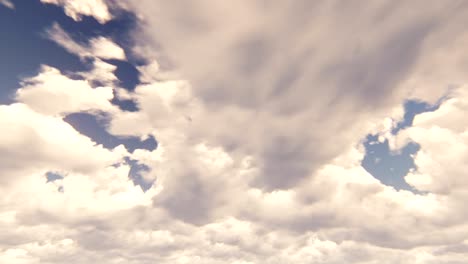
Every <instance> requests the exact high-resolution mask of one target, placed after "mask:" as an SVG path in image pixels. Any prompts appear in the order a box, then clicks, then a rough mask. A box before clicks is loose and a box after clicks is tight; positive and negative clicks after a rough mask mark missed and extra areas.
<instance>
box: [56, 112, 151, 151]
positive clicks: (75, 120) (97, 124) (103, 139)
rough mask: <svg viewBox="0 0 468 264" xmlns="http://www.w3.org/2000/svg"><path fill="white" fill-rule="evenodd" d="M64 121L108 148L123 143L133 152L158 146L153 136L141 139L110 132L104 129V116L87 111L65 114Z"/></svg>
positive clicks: (105, 121) (105, 122)
mask: <svg viewBox="0 0 468 264" xmlns="http://www.w3.org/2000/svg"><path fill="white" fill-rule="evenodd" d="M64 121H65V122H67V123H69V124H70V125H71V126H73V128H74V129H75V130H77V131H78V132H80V133H81V134H83V135H85V136H87V137H89V138H91V139H92V140H93V141H94V142H96V143H97V144H102V145H103V146H104V147H105V148H108V149H113V148H115V147H117V146H118V145H120V144H123V145H124V146H125V148H126V149H127V150H128V151H129V152H133V151H135V150H136V149H146V150H150V151H153V150H155V149H156V148H157V146H158V143H157V141H156V140H155V138H154V137H153V136H149V137H148V138H147V139H145V140H141V139H140V138H138V137H120V136H114V135H112V134H110V133H109V132H107V130H106V124H107V120H106V117H105V116H99V117H97V116H95V115H92V114H88V113H73V114H69V115H67V116H66V117H65V118H64Z"/></svg>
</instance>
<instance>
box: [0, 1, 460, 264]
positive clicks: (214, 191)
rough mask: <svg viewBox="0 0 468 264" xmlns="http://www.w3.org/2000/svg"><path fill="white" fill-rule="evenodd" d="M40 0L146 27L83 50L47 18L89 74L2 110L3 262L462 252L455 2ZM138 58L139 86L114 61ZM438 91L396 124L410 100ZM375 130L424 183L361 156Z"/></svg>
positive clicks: (397, 257) (48, 85) (33, 86)
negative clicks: (384, 173) (91, 120)
mask: <svg viewBox="0 0 468 264" xmlns="http://www.w3.org/2000/svg"><path fill="white" fill-rule="evenodd" d="M43 2H49V3H54V4H57V5H62V6H64V8H65V12H66V13H67V15H69V16H71V17H72V18H73V19H75V20H79V18H80V16H81V15H91V16H94V17H95V18H96V19H97V20H98V21H100V22H101V23H105V22H106V21H109V20H110V19H111V18H112V17H113V15H112V14H111V13H109V10H113V9H117V8H126V9H127V10H128V11H131V12H134V13H135V14H137V16H138V17H140V19H141V20H140V21H139V28H138V29H136V30H135V32H133V37H134V40H135V43H136V44H135V46H133V47H120V46H119V45H118V44H116V43H114V42H113V41H112V40H111V39H109V38H104V37H97V38H93V39H90V40H89V41H88V42H87V43H78V42H77V41H75V40H74V39H73V38H72V36H71V35H70V34H68V33H67V32H65V30H63V29H62V28H61V27H60V26H59V25H53V26H52V28H51V29H49V30H48V31H47V32H48V33H47V36H48V37H49V38H50V39H51V40H53V41H55V42H56V43H57V44H58V45H60V46H61V47H63V48H64V49H66V50H67V51H68V52H70V53H73V54H76V55H78V56H79V57H80V58H82V59H83V60H90V61H91V62H92V64H91V65H92V67H91V68H90V69H89V71H85V72H80V73H74V74H73V75H72V76H71V75H70V74H67V73H63V72H61V71H60V70H59V69H55V68H52V67H48V66H43V67H42V68H41V69H40V70H39V72H38V74H37V75H36V76H33V77H30V78H25V79H24V80H23V82H22V84H21V88H20V89H18V90H17V92H16V102H15V103H13V104H10V105H1V106H0V127H1V128H2V130H3V131H4V133H3V134H4V136H2V138H1V139H0V190H1V191H2V198H0V232H1V233H2V239H0V262H2V263H50V264H55V263H57V264H58V263H64V262H68V263H77V264H79V263H109V264H111V263H135V264H144V263H171V264H172V263H202V264H217V263H233V264H234V263H235V264H241V263H242V264H254V263H266V264H276V263H288V264H296V263H297V264H302V263H323V264H333V263H336V264H338V263H356V264H357V263H359V264H370V263H383V264H386V263H388V264H390V263H391V264H395V263H401V264H410V263H411V264H413V263H416V264H432V263H433V264H436V263H437V264H448V263H450V264H458V263H460V264H461V263H464V262H465V260H466V259H467V258H468V250H467V249H468V240H466V237H468V226H467V225H466V223H467V220H468V213H467V211H466V209H465V207H464V201H465V200H466V199H467V192H466V188H467V184H468V181H466V180H465V179H464V178H465V177H464V173H465V172H466V168H465V167H466V165H465V162H464V161H465V160H466V158H467V155H468V139H467V131H468V130H467V129H468V123H467V122H466V120H464V116H465V113H466V111H467V109H468V103H467V102H468V95H467V92H466V86H465V83H467V82H466V80H465V79H464V78H466V77H464V75H463V73H464V69H465V67H466V65H468V64H466V63H465V62H466V59H467V56H466V55H465V54H464V52H463V51H464V49H465V45H464V44H465V43H466V41H465V40H466V39H467V34H466V33H467V31H466V30H465V27H464V25H465V23H464V22H466V17H468V16H466V15H467V14H466V13H467V11H468V9H467V7H466V6H465V5H464V4H463V3H462V2H450V3H445V2H439V1H429V2H427V1H424V2H423V1H412V2H406V3H394V2H379V3H369V4H368V5H366V6H355V5H353V4H351V3H348V2H344V1H323V2H322V1H318V2H313V3H312V2H308V1H291V2H288V3H270V2H265V1H244V0H241V1H237V2H235V3H227V2H223V3H221V2H217V3H214V2H212V1H199V2H197V4H195V3H193V2H191V1H183V0H181V1H170V2H168V1H141V0H139V1H132V0H128V1H126V3H125V5H123V4H121V5H120V6H119V7H118V6H114V5H112V6H110V7H108V6H107V5H104V4H105V3H104V1H96V2H95V3H93V4H92V5H91V2H92V1H43ZM109 3H110V2H109ZM101 5H104V6H105V8H104V7H103V6H101ZM91 7H93V8H91ZM408 10H412V11H411V12H409V11H408ZM447 39H450V40H451V41H447ZM124 48H125V51H124ZM130 49H131V50H130ZM129 52H130V53H132V54H136V55H139V56H140V57H142V58H143V59H144V61H145V62H146V65H140V66H139V67H138V68H137V69H138V71H139V73H140V84H138V85H137V86H136V87H135V89H134V90H132V91H128V90H125V89H123V88H121V87H119V86H118V82H117V78H116V76H115V70H116V67H115V66H113V65H111V64H109V63H107V62H106V61H107V60H109V59H116V60H121V61H122V60H127V55H126V54H129ZM174 73H175V74H174ZM174 76H177V78H176V77H174ZM95 83H99V84H100V85H97V86H98V87H95V86H96V85H93V84H95ZM447 93H448V95H447ZM444 95H447V97H446V98H447V99H446V100H445V101H444V102H443V103H442V104H441V106H440V107H439V108H438V109H437V110H435V111H433V112H427V113H422V114H419V115H417V116H416V117H415V119H414V123H413V125H412V126H410V127H406V128H404V129H401V130H400V131H399V132H398V133H397V134H396V135H395V134H392V133H391V131H392V129H393V128H395V127H396V126H397V125H398V122H400V121H401V120H402V119H403V114H404V113H403V103H404V100H407V99H413V100H422V101H428V102H429V103H434V102H435V101H436V100H438V99H439V98H441V97H442V96H444ZM114 97H118V98H120V99H126V100H133V101H134V102H135V103H136V105H137V106H138V109H137V111H133V112H129V111H123V110H121V109H120V108H118V107H117V106H116V105H114V104H112V103H111V102H112V100H113V99H114ZM78 112H85V113H89V114H92V115H96V116H98V117H99V116H106V118H107V119H108V121H109V122H108V124H107V126H106V129H107V130H108V132H109V133H111V134H112V135H114V136H117V137H128V136H137V137H141V138H145V137H147V136H148V135H152V136H154V137H155V138H156V139H157V141H158V147H157V149H155V150H145V149H137V150H135V151H133V152H132V153H130V152H129V151H128V150H127V149H126V148H125V146H123V145H120V146H117V147H115V148H112V149H108V148H105V147H104V146H102V145H99V144H97V143H96V142H93V141H92V140H91V139H90V138H88V137H86V136H84V135H82V134H80V133H79V132H78V131H76V130H75V129H74V128H73V127H72V126H70V125H69V124H68V123H67V122H66V121H64V119H63V118H64V117H65V116H66V115H67V114H71V113H78ZM370 133H371V134H377V135H379V136H381V137H382V138H383V139H387V140H388V141H389V142H390V145H391V147H392V149H393V150H394V151H396V152H398V151H399V150H401V149H402V148H403V147H404V146H405V145H406V144H407V143H409V142H416V143H418V144H419V145H420V147H421V149H420V151H419V152H417V153H416V154H415V156H414V162H415V165H416V168H415V169H414V170H412V171H410V172H409V173H408V175H407V176H406V177H405V180H406V181H407V183H408V184H409V185H411V186H412V187H413V188H414V189H415V190H416V191H415V192H410V191H407V190H400V191H397V190H395V188H393V187H392V186H386V185H383V184H382V183H380V182H379V181H378V180H377V179H375V178H374V177H373V176H372V175H371V174H369V173H368V172H367V171H366V170H365V169H364V168H363V167H362V166H361V161H362V159H363V158H364V155H365V152H364V151H365V149H364V147H363V144H362V143H363V140H364V139H365V138H366V136H367V135H368V134H370ZM129 159H132V160H136V161H138V162H140V163H141V164H145V166H148V167H149V168H150V169H151V170H148V171H146V173H145V174H144V175H143V177H145V179H146V180H148V181H155V182H154V184H153V185H152V186H151V188H149V189H148V190H147V191H146V192H144V191H143V190H142V189H141V188H140V187H139V186H137V185H135V184H134V183H133V182H132V180H131V179H130V178H129V173H130V170H131V164H129V162H128V161H129ZM48 173H54V174H56V175H60V176H61V177H57V179H56V180H53V181H50V180H47V174H48Z"/></svg>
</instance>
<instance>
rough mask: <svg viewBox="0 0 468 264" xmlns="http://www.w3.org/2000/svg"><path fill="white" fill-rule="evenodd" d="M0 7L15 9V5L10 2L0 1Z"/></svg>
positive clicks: (8, 0) (7, 0) (6, 0)
mask: <svg viewBox="0 0 468 264" xmlns="http://www.w3.org/2000/svg"><path fill="white" fill-rule="evenodd" d="M0 5H3V6H6V7H8V8H10V9H15V5H14V4H13V3H12V2H11V1H10V0H0Z"/></svg>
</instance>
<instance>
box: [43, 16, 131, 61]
mask: <svg viewBox="0 0 468 264" xmlns="http://www.w3.org/2000/svg"><path fill="white" fill-rule="evenodd" d="M47 36H48V37H49V38H50V39H51V40H53V41H54V42H56V43H57V44H58V45H60V46H62V47H63V48H64V49H66V50H67V51H68V52H70V53H73V54H75V55H77V56H79V57H82V58H85V57H91V58H93V57H97V58H101V59H117V60H125V59H126V57H125V52H124V50H123V49H122V48H121V47H119V46H118V45H117V44H115V43H114V42H113V41H112V40H110V39H108V38H105V37H96V38H93V39H90V40H89V43H88V44H87V45H86V44H81V43H77V42H76V41H74V40H73V39H72V38H71V37H70V35H69V34H68V33H67V32H65V31H64V30H63V29H62V28H61V27H60V26H59V25H58V24H54V25H53V26H52V27H51V28H50V29H49V30H48V31H47Z"/></svg>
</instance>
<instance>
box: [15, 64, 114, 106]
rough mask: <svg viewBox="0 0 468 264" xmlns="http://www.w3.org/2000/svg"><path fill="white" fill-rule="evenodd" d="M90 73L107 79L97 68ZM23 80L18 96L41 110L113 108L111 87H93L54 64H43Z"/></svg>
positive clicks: (19, 99)
mask: <svg viewBox="0 0 468 264" xmlns="http://www.w3.org/2000/svg"><path fill="white" fill-rule="evenodd" d="M91 75H92V77H94V78H96V77H97V78H99V77H100V80H103V81H107V80H109V79H110V78H109V77H107V76H103V75H102V74H99V69H98V70H97V71H93V72H91ZM102 77H104V78H102ZM94 78H93V79H94ZM23 84H24V85H23V87H22V88H20V89H18V91H17V95H16V98H17V100H18V101H19V102H23V103H25V104H27V105H28V106H29V107H31V108H32V109H34V110H35V111H37V112H40V113H43V114H47V115H64V114H67V113H72V112H81V111H112V110H113V109H114V108H115V107H114V106H113V105H112V104H111V103H110V102H109V101H110V100H111V99H112V98H113V91H112V90H113V89H112V87H97V88H92V87H91V86H90V83H89V81H88V80H73V79H70V78H69V77H67V76H64V75H62V74H61V73H60V71H58V70H57V69H55V68H51V67H47V66H43V67H42V69H41V71H40V73H39V74H38V75H37V76H35V77H33V78H29V79H26V80H25V81H24V83H23Z"/></svg>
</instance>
